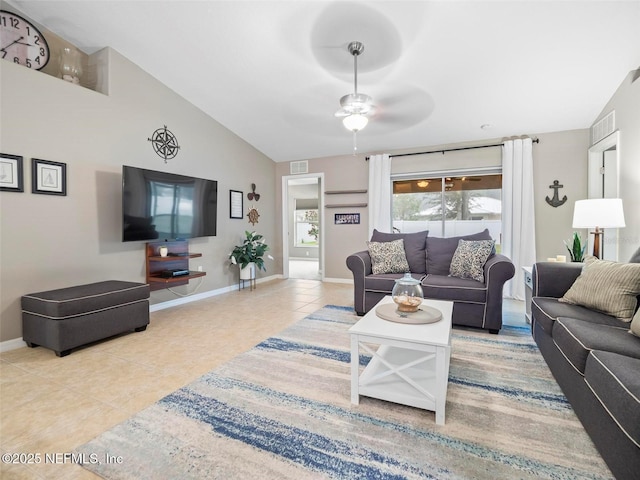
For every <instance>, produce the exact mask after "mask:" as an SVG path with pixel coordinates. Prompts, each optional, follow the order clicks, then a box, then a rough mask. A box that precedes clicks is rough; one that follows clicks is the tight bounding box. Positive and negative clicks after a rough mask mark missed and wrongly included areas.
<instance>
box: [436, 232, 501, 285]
mask: <svg viewBox="0 0 640 480" xmlns="http://www.w3.org/2000/svg"><path fill="white" fill-rule="evenodd" d="M460 240H491V235H490V234H489V229H484V231H482V232H479V233H474V234H473V235H464V236H461V237H449V238H438V237H427V273H430V274H433V275H449V267H450V265H451V259H452V258H453V254H454V253H455V251H456V249H457V248H458V243H459V242H460Z"/></svg>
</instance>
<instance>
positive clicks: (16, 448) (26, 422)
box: [0, 279, 524, 480]
mask: <svg viewBox="0 0 640 480" xmlns="http://www.w3.org/2000/svg"><path fill="white" fill-rule="evenodd" d="M352 289H353V287H352V286H351V285H348V284H333V283H322V282H318V281H313V280H299V279H288V280H273V281H270V282H265V283H261V284H259V285H258V287H257V289H256V290H254V291H251V290H247V289H245V290H242V291H236V292H231V293H227V294H224V295H220V296H216V297H212V298H209V299H206V300H201V301H197V302H193V303H190V304H186V305H182V306H178V307H173V308H170V309H166V310H161V311H158V312H153V313H152V314H151V323H150V325H149V327H148V328H147V330H146V331H145V332H141V333H131V334H128V335H122V336H119V337H117V338H113V339H110V340H108V341H105V342H100V343H96V344H94V345H91V346H90V347H87V348H82V349H78V350H74V351H73V352H72V353H71V355H69V356H67V357H63V358H58V357H56V356H55V354H54V353H53V352H52V351H51V350H47V349H44V348H40V347H39V348H34V349H30V348H27V347H24V348H20V349H17V350H13V351H9V352H5V353H2V354H0V453H2V454H6V453H26V454H40V460H41V463H39V464H31V465H10V464H9V465H8V464H5V463H0V477H2V478H11V479H47V480H49V479H65V480H67V479H95V478H98V477H96V476H95V475H93V474H92V473H90V472H88V471H86V470H84V469H83V468H81V467H79V466H77V465H75V464H74V463H73V462H71V461H70V460H65V458H64V456H61V455H58V456H56V457H53V458H54V459H55V462H52V461H46V460H48V459H47V458H46V457H45V454H49V455H50V456H51V455H53V454H64V453H67V452H71V451H73V449H74V448H75V447H77V446H79V445H82V444H84V443H86V442H87V441H89V440H91V439H92V438H94V437H95V436H97V435H99V434H100V433H102V432H104V431H106V430H108V429H110V428H111V427H113V426H114V425H116V424H118V423H120V422H122V421H124V420H126V419H127V418H129V417H131V416H132V415H133V414H134V413H136V412H138V411H140V410H142V409H143V408H145V407H147V406H149V405H151V404H152V403H154V402H156V401H157V400H159V399H160V398H162V397H163V396H165V395H167V394H169V393H171V392H173V391H174V390H176V389H178V388H180V387H182V386H184V385H186V384H188V383H189V382H191V381H193V380H194V379H196V378H198V377H199V376H200V375H202V374H204V373H206V372H208V371H210V370H212V369H214V368H215V367H216V366H218V365H220V364H222V363H224V362H226V361H228V360H230V359H231V358H233V357H234V356H236V355H238V354H240V353H242V352H244V351H246V350H249V349H250V348H252V347H253V346H254V345H256V344H257V343H259V342H260V341H262V340H264V339H265V338H267V337H269V336H270V335H272V334H274V333H276V332H279V331H280V330H282V329H283V328H285V327H287V326H288V325H290V324H292V323H294V322H296V321H297V320H300V319H301V318H303V317H304V316H306V315H307V314H309V313H312V312H314V311H315V310H317V309H319V308H321V307H323V306H324V305H326V304H334V305H353V298H352V295H353V293H352V291H353V290H352ZM507 310H509V311H510V313H515V315H509V317H514V318H516V319H522V318H524V307H523V306H522V302H513V303H509V302H507V303H506V305H505V313H507ZM520 314H521V315H520ZM516 321H518V320H516Z"/></svg>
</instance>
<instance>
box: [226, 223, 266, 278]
mask: <svg viewBox="0 0 640 480" xmlns="http://www.w3.org/2000/svg"><path fill="white" fill-rule="evenodd" d="M244 233H245V236H246V238H245V239H244V241H243V242H242V245H236V246H235V248H234V249H233V251H232V252H231V253H230V254H229V259H230V260H231V263H233V264H234V265H238V266H239V267H240V278H243V279H245V280H246V279H251V278H255V267H258V268H260V269H262V270H265V271H266V270H267V269H266V268H265V266H264V258H263V256H264V254H265V253H266V252H267V250H269V246H268V245H267V244H266V243H264V237H263V236H262V235H260V234H258V233H256V232H244ZM269 257H270V258H273V257H271V256H269ZM252 265H253V268H252ZM243 272H244V273H243Z"/></svg>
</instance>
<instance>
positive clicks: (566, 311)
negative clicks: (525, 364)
mask: <svg viewBox="0 0 640 480" xmlns="http://www.w3.org/2000/svg"><path fill="white" fill-rule="evenodd" d="M531 314H532V315H533V318H534V319H535V321H536V323H539V324H540V326H541V327H542V329H543V330H544V331H545V332H546V333H548V334H549V335H551V332H552V328H553V323H554V322H555V321H556V320H557V319H558V317H571V318H579V319H581V320H583V321H586V322H591V323H597V324H600V325H610V326H613V327H622V328H624V327H625V326H626V325H627V324H626V323H624V322H622V321H620V320H618V319H617V318H614V317H612V316H610V315H605V314H604V313H600V312H596V311H595V310H590V309H588V308H586V307H582V306H580V305H571V304H568V303H560V302H559V301H558V299H557V298H550V297H533V299H532V300H531Z"/></svg>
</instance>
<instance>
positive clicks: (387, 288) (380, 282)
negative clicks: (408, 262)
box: [364, 273, 423, 295]
mask: <svg viewBox="0 0 640 480" xmlns="http://www.w3.org/2000/svg"><path fill="white" fill-rule="evenodd" d="M403 276H404V274H402V273H386V274H380V275H367V276H366V277H364V290H365V291H366V292H382V293H387V294H388V295H391V290H393V287H394V286H395V285H396V280H397V279H399V278H402V277H403ZM411 276H412V277H413V278H415V279H416V280H420V279H421V278H422V277H423V275H420V274H412V275H411Z"/></svg>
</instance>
